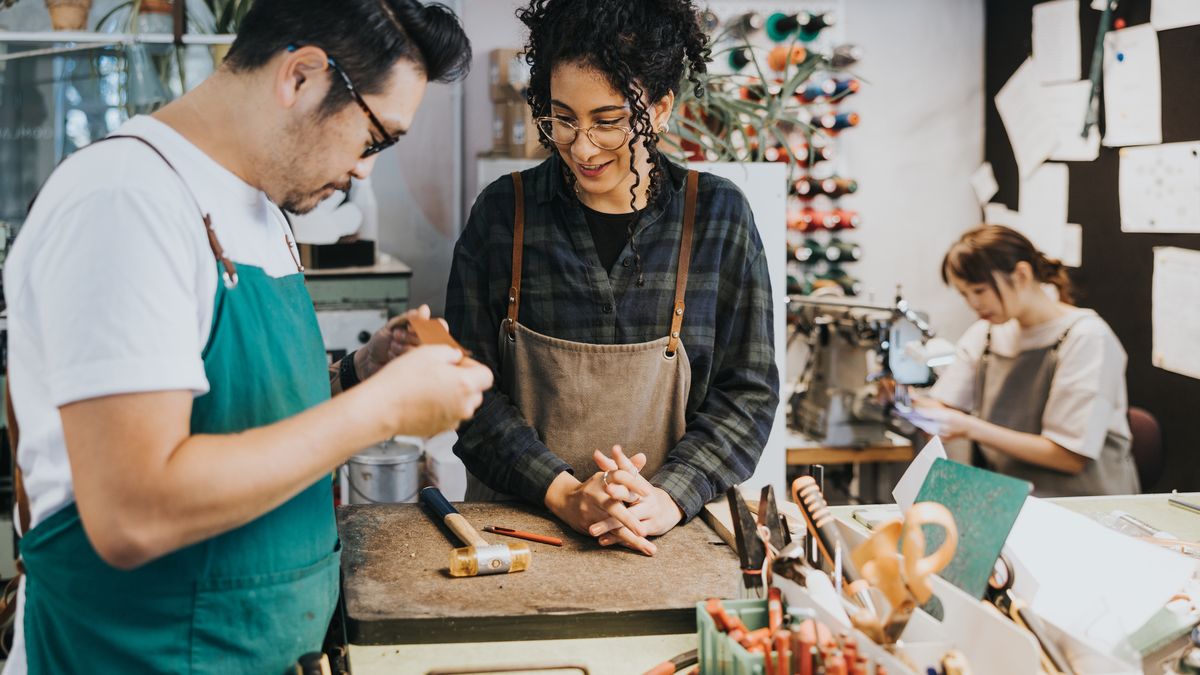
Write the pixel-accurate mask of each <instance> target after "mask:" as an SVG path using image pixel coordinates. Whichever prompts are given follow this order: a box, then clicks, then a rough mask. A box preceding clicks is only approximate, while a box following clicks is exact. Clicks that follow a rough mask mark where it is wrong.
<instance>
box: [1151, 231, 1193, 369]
mask: <svg viewBox="0 0 1200 675" xmlns="http://www.w3.org/2000/svg"><path fill="white" fill-rule="evenodd" d="M1151 294H1152V299H1151V310H1150V312H1151V324H1152V325H1153V330H1154V337H1153V347H1152V349H1151V352H1150V359H1151V361H1152V362H1153V363H1154V365H1155V366H1156V367H1158V368H1162V369H1163V370H1169V371H1171V372H1173V373H1179V374H1181V375H1187V376H1188V377H1195V378H1200V349H1197V348H1196V345H1197V344H1200V251H1193V250H1191V249H1185V248H1175V247H1169V246H1159V247H1155V249H1154V282H1153V284H1152V291H1151Z"/></svg>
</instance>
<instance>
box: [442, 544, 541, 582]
mask: <svg viewBox="0 0 1200 675" xmlns="http://www.w3.org/2000/svg"><path fill="white" fill-rule="evenodd" d="M529 560H530V552H529V546H527V545H526V544H522V543H514V544H491V545H489V546H465V547H463V548H456V549H454V550H453V551H450V576H455V577H474V576H481V575H484V574H508V573H509V572H521V571H523V570H525V569H526V568H528V567H529Z"/></svg>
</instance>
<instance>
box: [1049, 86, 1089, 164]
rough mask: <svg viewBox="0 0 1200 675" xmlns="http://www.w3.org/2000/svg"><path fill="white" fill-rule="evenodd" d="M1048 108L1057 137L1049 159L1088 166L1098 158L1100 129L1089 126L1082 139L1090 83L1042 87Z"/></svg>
mask: <svg viewBox="0 0 1200 675" xmlns="http://www.w3.org/2000/svg"><path fill="white" fill-rule="evenodd" d="M1042 93H1043V95H1044V96H1045V97H1046V101H1047V104H1048V105H1049V106H1050V114H1051V116H1052V117H1053V118H1054V123H1055V127H1056V129H1057V135H1058V147H1056V148H1055V149H1054V152H1052V153H1050V159H1053V160H1058V161H1060V162H1090V161H1092V160H1093V159H1096V158H1097V157H1099V156H1100V127H1099V125H1096V124H1093V125H1092V128H1091V129H1089V130H1088V137H1087V138H1083V123H1084V122H1085V121H1086V120H1087V112H1088V105H1089V104H1090V101H1091V97H1092V83H1091V81H1090V80H1081V81H1079V82H1070V83H1068V84H1054V85H1048V86H1045V87H1042Z"/></svg>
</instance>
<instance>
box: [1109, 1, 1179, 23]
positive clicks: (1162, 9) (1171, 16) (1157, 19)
mask: <svg viewBox="0 0 1200 675" xmlns="http://www.w3.org/2000/svg"><path fill="white" fill-rule="evenodd" d="M1101 1H1103V0H1101ZM1198 23H1200V2H1197V1H1196V0H1154V1H1153V2H1151V3H1150V25H1151V26H1154V29H1155V30H1167V29H1169V28H1179V27H1180V26H1194V25H1196V24H1198Z"/></svg>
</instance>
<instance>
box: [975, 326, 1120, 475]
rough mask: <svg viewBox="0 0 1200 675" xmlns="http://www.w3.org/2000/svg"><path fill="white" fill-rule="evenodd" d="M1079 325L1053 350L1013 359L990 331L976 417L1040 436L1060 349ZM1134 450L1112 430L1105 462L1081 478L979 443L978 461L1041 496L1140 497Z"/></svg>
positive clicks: (1088, 468)
mask: <svg viewBox="0 0 1200 675" xmlns="http://www.w3.org/2000/svg"><path fill="white" fill-rule="evenodd" d="M1074 325H1075V324H1074V323H1072V324H1071V325H1070V326H1068V327H1067V329H1066V330H1065V331H1063V334H1062V335H1061V336H1059V338H1058V341H1057V342H1055V343H1054V344H1053V345H1050V346H1048V347H1043V348H1041V349H1030V350H1027V351H1023V352H1020V353H1019V354H1017V355H1016V356H1011V357H1009V356H1001V355H999V354H994V353H993V352H992V331H991V329H990V328H989V329H988V334H987V341H986V342H985V344H984V348H983V355H982V356H981V357H980V359H979V367H978V372H977V373H976V378H975V382H976V392H975V405H976V406H977V410H976V411H975V414H976V415H977V416H978V417H980V418H982V419H984V420H987V421H988V422H991V423H992V424H997V425H999V426H1002V427H1005V428H1008V429H1013V430H1014V431H1022V432H1025V433H1030V434H1038V435H1041V433H1042V415H1043V413H1044V412H1045V409H1046V403H1047V401H1049V400H1050V385H1051V382H1052V381H1053V380H1054V371H1055V369H1056V368H1057V367H1058V349H1059V347H1061V346H1062V343H1063V341H1065V340H1066V339H1067V335H1068V334H1070V332H1071V328H1073V327H1074ZM1129 448H1130V439H1128V438H1122V437H1121V436H1119V435H1116V434H1114V433H1113V432H1112V431H1109V433H1108V436H1107V437H1106V438H1105V439H1104V448H1103V449H1102V450H1101V451H1100V457H1098V458H1097V459H1095V460H1090V461H1088V462H1087V464H1086V465H1085V466H1084V469H1083V471H1082V472H1080V473H1079V474H1078V475H1071V474H1067V473H1063V472H1061V471H1055V470H1054V469H1050V468H1046V467H1042V466H1037V465H1034V464H1030V463H1028V462H1023V461H1021V460H1019V459H1016V458H1014V457H1012V456H1011V455H1008V454H1006V453H1004V452H1001V451H1000V450H997V449H995V448H991V447H988V446H986V445H983V444H980V443H975V444H974V455H975V457H974V459H975V463H976V464H978V465H981V466H983V467H984V468H986V469H990V470H992V471H996V472H998V473H1002V474H1005V475H1008V476H1013V477H1014V478H1020V479H1022V480H1027V481H1029V482H1031V483H1033V493H1034V494H1035V495H1036V496H1038V497H1073V496H1082V495H1112V494H1136V493H1137V492H1138V480H1137V469H1136V467H1135V466H1134V464H1133V456H1132V454H1131V453H1130V449H1129Z"/></svg>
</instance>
